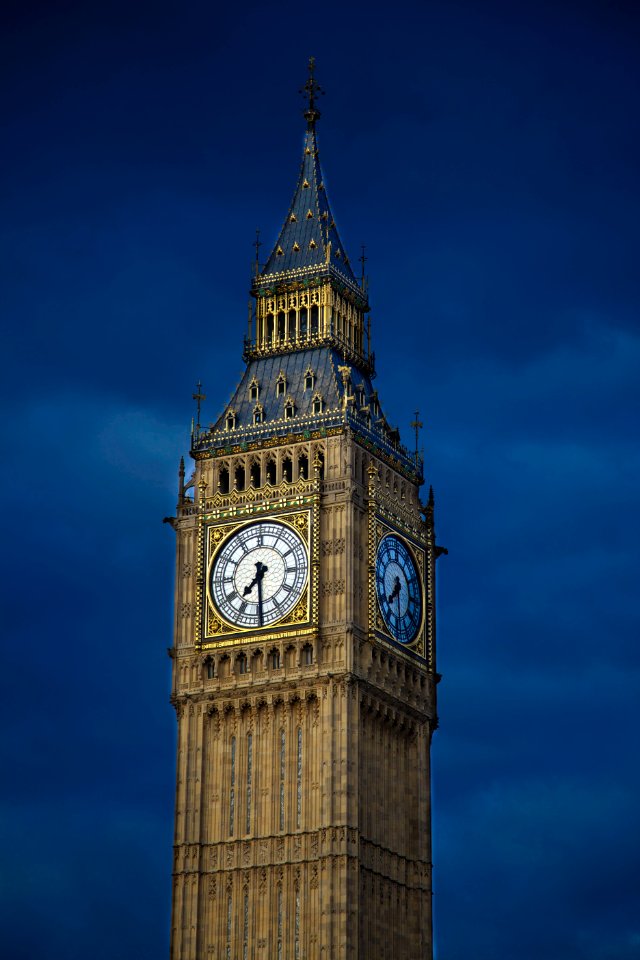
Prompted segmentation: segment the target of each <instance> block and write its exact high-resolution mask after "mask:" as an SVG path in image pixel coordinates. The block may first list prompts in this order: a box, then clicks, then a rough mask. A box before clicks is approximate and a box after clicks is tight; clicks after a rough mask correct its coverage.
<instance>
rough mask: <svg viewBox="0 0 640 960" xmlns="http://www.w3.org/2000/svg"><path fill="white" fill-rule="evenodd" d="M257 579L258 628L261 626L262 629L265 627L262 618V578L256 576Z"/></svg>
mask: <svg viewBox="0 0 640 960" xmlns="http://www.w3.org/2000/svg"><path fill="white" fill-rule="evenodd" d="M264 569H265V570H266V569H267V568H266V567H265V568H264ZM263 576H264V573H263ZM256 579H257V580H258V626H259V627H262V626H263V617H262V577H258V576H257V575H256Z"/></svg>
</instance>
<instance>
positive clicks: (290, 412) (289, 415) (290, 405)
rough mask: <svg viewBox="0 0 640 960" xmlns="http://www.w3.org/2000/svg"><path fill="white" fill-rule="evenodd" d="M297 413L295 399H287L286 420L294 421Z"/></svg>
mask: <svg viewBox="0 0 640 960" xmlns="http://www.w3.org/2000/svg"><path fill="white" fill-rule="evenodd" d="M295 412H296V405H295V403H294V402H293V399H292V398H291V397H287V399H286V401H285V405H284V418H285V420H293V417H294V415H295Z"/></svg>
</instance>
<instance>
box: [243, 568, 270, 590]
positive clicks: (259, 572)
mask: <svg viewBox="0 0 640 960" xmlns="http://www.w3.org/2000/svg"><path fill="white" fill-rule="evenodd" d="M268 569H269V567H267V566H265V564H264V563H261V562H260V560H258V562H257V563H256V575H255V577H254V578H253V580H252V581H251V583H250V584H249V586H248V587H245V588H244V590H243V591H242V596H243V597H246V596H247V594H248V593H251V591H252V590H253V588H254V587H255V585H256V583H257V584H258V586H259V585H260V584H261V583H262V578H263V577H264V575H265V573H266V572H267V570H268Z"/></svg>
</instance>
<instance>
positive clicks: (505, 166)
mask: <svg viewBox="0 0 640 960" xmlns="http://www.w3.org/2000/svg"><path fill="white" fill-rule="evenodd" d="M639 27H640V20H639V15H638V11H637V5H635V4H632V3H623V2H613V0H612V2H604V0H603V2H600V3H589V2H586V0H585V2H575V3H563V2H561V0H560V2H556V3H544V2H536V3H533V2H529V0H524V2H522V3H516V4H514V3H498V2H496V0H487V2H485V3H482V4H481V3H472V2H470V0H467V2H456V0H453V2H451V0H450V2H437V3H436V2H434V3H429V2H425V3H402V4H399V5H395V6H393V7H389V6H388V5H383V4H379V3H377V2H375V0H373V2H368V3H364V2H357V3H353V4H345V3H342V4H335V3H332V2H328V3H325V4H322V5H317V4H316V5H313V7H311V8H310V7H305V6H304V5H301V4H300V3H296V4H292V3H287V2H285V3H280V4H279V5H267V4H259V5H258V4H253V3H245V4H243V5H238V4H235V5H225V6H221V7H219V8H218V7H216V6H215V5H214V4H211V3H208V4H205V3H187V4H185V5H183V6H178V5H177V4H176V5H166V4H163V3H162V2H157V3H154V4H147V3H143V2H140V3H135V4H130V5H124V4H123V5H121V6H120V5H116V4H107V3H105V4H96V3H91V2H88V3H87V2H84V3H82V4H81V3H79V2H58V3H52V2H47V3H41V4H34V3H31V4H29V3H21V4H15V5H14V6H13V7H12V9H11V12H10V13H9V14H8V15H7V16H6V21H5V25H4V27H3V29H2V38H1V41H0V43H1V49H0V63H1V64H2V66H1V67H0V69H1V71H2V80H3V82H2V93H1V107H2V141H3V148H2V155H1V161H0V162H1V164H2V176H1V178H0V203H1V211H0V224H1V226H0V230H1V254H0V270H1V272H2V280H1V296H2V308H1V309H2V313H1V316H2V321H3V349H2V358H3V362H2V379H1V383H0V397H1V402H2V419H1V431H2V445H3V449H4V451H5V469H4V471H3V475H2V477H3V503H4V510H3V517H2V525H3V543H4V549H3V551H2V567H3V571H2V582H3V584H4V587H5V591H4V594H5V596H4V599H3V628H4V629H3V635H4V641H5V650H4V654H3V670H2V691H1V701H0V702H1V703H2V708H3V710H4V711H5V713H6V716H5V718H4V721H3V726H2V729H3V732H4V736H3V737H2V757H1V760H0V763H1V769H2V771H3V783H4V786H3V790H2V795H1V799H0V802H1V804H2V815H1V816H0V824H1V826H0V830H1V831H2V838H1V848H2V850H3V860H4V865H3V870H2V877H3V879H2V884H3V889H2V898H1V902H2V906H1V907H0V912H1V913H2V928H1V929H0V942H1V943H2V944H3V955H4V956H6V957H7V958H8V960H32V958H36V957H38V958H39V957H43V956H46V957H47V958H50V960H55V958H64V960H86V957H87V956H91V957H92V958H93V960H107V958H108V960H112V958H113V957H118V960H134V958H135V960H157V958H158V957H163V956H165V957H166V956H168V923H169V897H170V867H171V856H170V853H171V842H172V805H173V764H174V756H173V751H174V726H175V719H174V716H173V711H172V710H171V708H170V706H169V703H168V692H169V667H170V663H169V660H168V658H167V656H166V652H165V651H166V648H167V647H169V646H170V644H171V642H172V639H171V616H172V612H171V608H172V578H173V547H174V543H173V534H172V532H171V530H170V529H169V528H168V527H167V526H164V527H163V525H162V523H161V520H162V517H163V516H165V515H167V514H171V513H172V512H173V510H174V504H175V497H176V482H177V476H176V474H177V465H178V460H179V457H180V455H181V454H183V453H186V451H187V448H188V428H189V422H190V418H191V415H192V412H193V411H192V403H191V399H190V398H191V393H192V390H193V386H194V383H195V381H196V380H197V379H198V378H199V377H201V378H202V380H203V383H204V385H205V389H206V392H207V394H208V396H209V399H208V400H207V403H206V408H205V414H204V420H205V422H208V421H209V420H213V419H215V417H216V415H217V414H218V413H219V411H220V408H221V407H222V406H223V404H224V403H225V401H226V399H227V397H228V395H229V394H230V392H231V390H232V388H233V386H234V384H235V382H236V380H237V378H238V375H239V373H240V370H241V366H242V361H241V342H242V336H243V334H244V331H245V324H246V305H247V300H248V279H249V268H250V263H251V258H252V255H253V251H252V247H251V243H252V240H253V237H254V231H255V229H256V227H260V228H261V229H262V235H263V239H264V240H265V242H267V243H268V242H270V241H273V240H275V238H276V235H277V232H278V229H279V227H280V225H281V222H282V219H283V217H284V215H285V213H286V208H287V204H288V202H289V200H290V197H291V193H292V190H293V187H294V182H295V177H296V174H297V170H298V164H299V159H300V149H301V143H302V134H303V129H304V121H303V120H302V117H301V113H300V101H299V97H298V94H297V90H298V88H299V87H300V86H301V85H302V83H303V82H304V79H305V71H306V60H307V57H308V56H309V55H310V54H314V55H315V56H316V58H317V70H318V79H319V80H320V82H321V84H322V86H323V87H324V88H325V90H326V91H327V93H326V96H325V97H324V98H323V101H322V104H321V108H322V111H323V117H322V120H321V121H320V124H319V138H320V150H321V160H322V163H323V166H324V171H325V181H326V183H327V186H328V190H329V196H330V198H331V203H332V207H333V210H334V213H335V215H336V219H337V221H338V224H339V228H340V232H341V235H342V238H343V241H344V243H345V245H346V247H347V249H348V250H349V251H350V254H351V257H352V259H355V258H356V257H357V256H358V255H359V245H360V243H361V242H365V243H366V244H367V248H368V256H369V261H368V265H367V266H368V272H369V275H370V293H371V301H372V305H373V314H372V316H373V329H374V341H375V342H374V346H375V349H376V354H377V358H378V380H377V383H376V385H377V387H378V390H379V392H380V395H381V398H382V401H383V404H384V406H385V409H386V411H387V413H388V414H389V417H390V419H391V420H392V422H394V423H397V424H398V425H399V426H400V428H401V431H402V434H403V438H404V439H405V440H406V441H407V442H410V440H411V433H410V430H409V429H408V424H409V422H410V421H411V419H412V418H413V411H414V410H415V409H416V408H420V411H421V416H422V419H423V420H424V422H425V425H426V429H425V431H424V443H425V448H426V459H427V473H428V479H429V481H431V482H432V483H433V485H434V488H435V491H436V508H437V514H436V519H437V528H438V532H439V537H440V540H441V542H442V543H444V544H445V545H446V546H447V547H448V548H449V551H450V553H449V556H448V557H447V558H444V559H442V560H440V561H439V597H438V600H439V669H440V671H441V672H442V674H443V681H442V683H441V685H440V716H441V726H440V729H439V730H438V732H437V734H436V736H435V739H434V750H433V759H434V831H435V862H436V866H435V918H436V941H437V957H438V960H468V958H469V957H471V956H473V958H474V960H512V958H518V960H540V958H541V957H544V958H545V960H627V958H629V960H630V958H632V957H633V958H635V957H637V956H639V955H640V919H639V914H638V907H637V892H638V889H639V887H640V876H639V873H640V869H639V866H638V865H639V863H640V831H639V830H638V815H637V814H638V800H639V793H640V790H639V788H640V765H639V764H638V720H637V704H638V693H639V682H638V681H639V675H640V656H639V653H638V641H639V639H640V629H639V622H638V621H639V615H638V593H639V591H638V587H637V583H636V579H637V571H638V561H639V557H638V531H639V530H640V518H639V516H638V513H639V511H638V486H639V472H640V471H639V467H640V455H639V452H638V442H637V438H638V429H637V428H638V419H639V417H638V410H639V409H640V407H639V399H640V397H639V394H640V387H639V376H638V371H639V364H640V332H639V328H638V316H639V306H640V303H639V301H640V289H639V288H640V281H639V271H638V222H639V221H640V199H639V189H638V169H639V161H640V147H639V144H640V137H639V129H638V127H639V114H638V102H639V100H640V89H639V88H640V82H639V80H640V77H639V73H640V71H639V67H638V64H639V62H640V50H639V46H640V44H639V32H640V31H639ZM263 252H264V248H263ZM398 815H399V816H401V815H402V811H398ZM407 960H409V958H407Z"/></svg>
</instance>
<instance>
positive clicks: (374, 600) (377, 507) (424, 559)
mask: <svg viewBox="0 0 640 960" xmlns="http://www.w3.org/2000/svg"><path fill="white" fill-rule="evenodd" d="M376 477H377V471H376V470H375V468H373V469H371V470H370V472H369V497H368V528H369V529H368V533H369V555H368V558H367V559H368V566H369V589H368V607H369V611H368V613H369V640H370V641H371V642H377V643H382V644H384V645H385V646H387V647H391V648H393V650H394V651H397V652H402V653H404V654H406V655H408V656H409V657H410V658H411V659H415V660H418V661H419V662H421V663H423V664H426V666H427V667H428V668H430V669H433V660H434V643H433V634H434V631H433V618H432V609H433V605H432V603H431V597H430V593H431V590H432V584H433V576H432V569H431V564H430V552H429V549H428V541H427V536H426V531H425V533H424V535H421V534H422V529H421V526H422V525H420V526H418V524H412V530H411V531H409V530H408V529H407V527H406V526H405V525H404V524H403V523H402V522H399V520H400V518H399V517H398V516H397V514H394V515H393V516H388V515H387V514H388V512H389V511H388V510H387V509H385V504H383V503H381V502H380V499H379V498H378V496H377V489H376V487H377V485H376ZM389 534H393V535H394V536H396V537H399V538H400V539H401V540H403V541H404V543H405V544H406V545H407V548H408V549H409V551H410V553H411V555H412V557H413V559H414V560H415V564H416V568H417V570H418V574H419V576H420V589H421V591H422V620H421V623H420V629H419V630H418V632H417V634H416V638H415V640H414V641H413V643H400V642H399V641H398V640H396V639H395V637H393V636H392V635H391V633H390V631H389V630H388V629H387V626H386V624H385V622H384V618H383V616H382V612H381V611H380V607H379V605H378V595H377V590H376V560H377V556H378V547H379V545H380V543H381V541H382V540H383V538H384V537H386V536H388V535H389Z"/></svg>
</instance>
